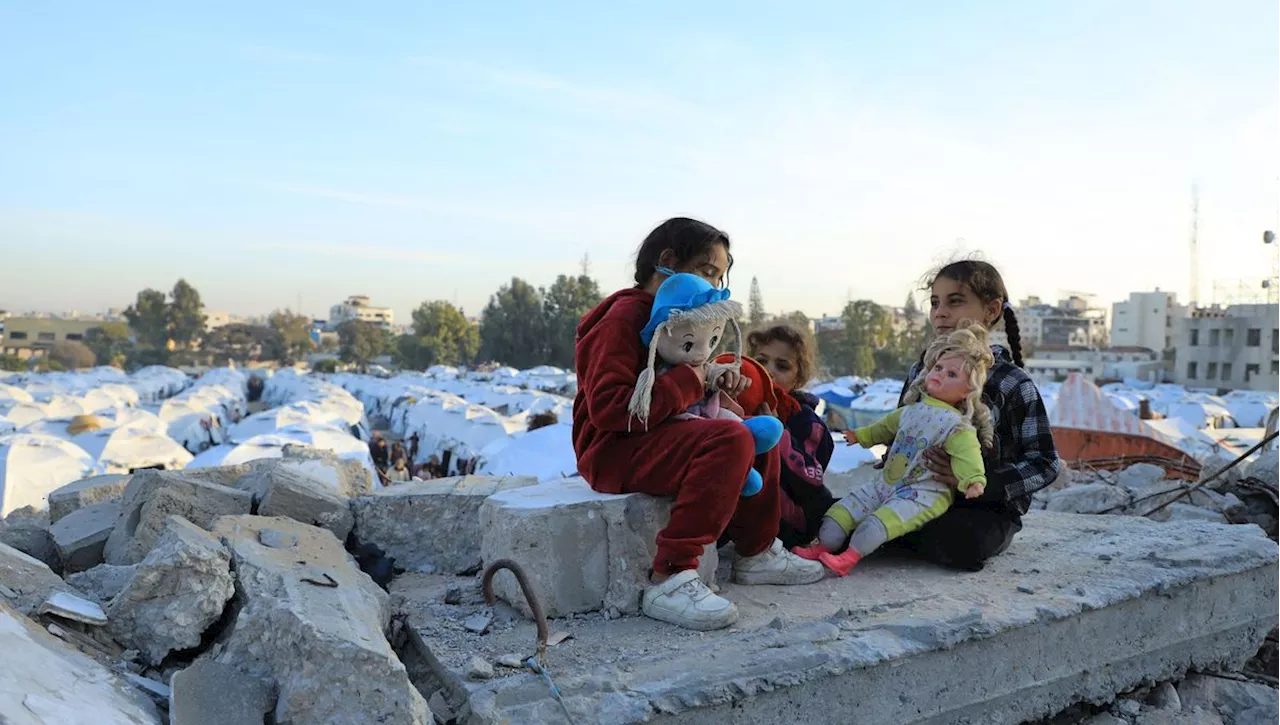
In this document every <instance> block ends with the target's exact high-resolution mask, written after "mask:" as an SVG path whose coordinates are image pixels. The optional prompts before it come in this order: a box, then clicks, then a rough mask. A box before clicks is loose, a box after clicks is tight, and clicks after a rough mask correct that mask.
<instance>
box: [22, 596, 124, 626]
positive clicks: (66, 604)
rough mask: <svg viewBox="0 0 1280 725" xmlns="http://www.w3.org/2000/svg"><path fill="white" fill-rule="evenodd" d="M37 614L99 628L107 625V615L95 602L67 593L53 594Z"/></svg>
mask: <svg viewBox="0 0 1280 725" xmlns="http://www.w3.org/2000/svg"><path fill="white" fill-rule="evenodd" d="M38 613H39V614H52V615H54V616H56V617H62V618H63V619H70V620H73V621H76V622H83V623H85V624H92V625H94V626H95V627H101V626H102V625H104V624H106V623H107V615H106V613H105V612H103V611H102V607H100V606H98V604H97V602H91V601H89V600H88V599H85V598H84V597H80V596H76V595H75V594H71V593H69V592H54V593H53V594H50V595H49V598H48V599H46V600H45V602H44V604H41V605H40V609H39V610H38Z"/></svg>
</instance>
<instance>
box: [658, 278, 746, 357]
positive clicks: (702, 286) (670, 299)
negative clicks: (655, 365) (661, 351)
mask: <svg viewBox="0 0 1280 725" xmlns="http://www.w3.org/2000/svg"><path fill="white" fill-rule="evenodd" d="M728 300H729V290H727V289H716V288H715V287H713V286H711V283H710V282H708V281H706V280H705V279H703V278H701V277H699V276H698V275H696V274H689V273H687V272H680V273H677V274H673V275H671V276H670V277H668V278H667V280H666V281H665V282H663V283H662V286H661V287H659V288H658V294H656V295H654V298H653V312H651V313H650V314H649V324H647V325H645V326H644V329H643V330H641V331H640V340H641V341H642V342H644V344H645V345H648V344H649V343H651V342H653V334H654V333H655V332H657V331H658V326H659V325H661V324H662V323H664V322H675V320H674V319H672V318H673V317H675V318H679V317H687V315H686V314H685V313H688V312H690V311H691V310H694V309H697V308H705V309H702V310H701V312H702V313H703V314H701V315H698V316H699V317H702V316H705V317H707V318H713V317H714V318H716V319H720V318H729V319H736V318H737V316H738V315H739V314H741V313H742V305H739V304H738V303H737V302H729V301H728Z"/></svg>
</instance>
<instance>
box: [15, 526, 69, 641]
mask: <svg viewBox="0 0 1280 725" xmlns="http://www.w3.org/2000/svg"><path fill="white" fill-rule="evenodd" d="M69 591H71V587H70V586H68V585H67V584H66V583H65V582H63V581H62V577H60V576H58V575H57V574H54V573H53V570H52V569H50V568H49V567H48V566H47V565H46V564H45V563H44V562H43V561H40V560H39V559H35V558H33V557H30V556H27V555H26V554H24V553H22V552H21V551H18V550H17V549H15V548H13V547H11V546H6V545H4V544H0V602H8V604H9V606H11V607H13V608H14V609H16V610H18V611H19V612H21V613H23V614H27V615H34V614H35V613H36V611H37V610H38V609H39V608H40V605H41V604H44V602H45V600H46V599H48V598H49V595H50V594H53V593H54V592H69ZM0 651H2V650H0Z"/></svg>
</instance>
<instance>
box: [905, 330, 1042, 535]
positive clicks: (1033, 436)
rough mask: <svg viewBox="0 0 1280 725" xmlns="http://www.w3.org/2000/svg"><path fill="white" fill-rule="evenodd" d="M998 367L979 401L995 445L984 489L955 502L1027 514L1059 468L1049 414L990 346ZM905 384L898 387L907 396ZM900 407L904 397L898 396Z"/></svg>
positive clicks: (1002, 353) (1027, 381)
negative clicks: (1033, 496) (991, 427)
mask: <svg viewBox="0 0 1280 725" xmlns="http://www.w3.org/2000/svg"><path fill="white" fill-rule="evenodd" d="M991 353H992V354H993V355H995V358H996V364H995V365H993V366H992V367H991V371H990V372H988V373H987V383H986V385H984V386H983V388H982V399H983V402H985V403H986V404H987V406H988V407H989V408H991V422H992V424H993V425H994V426H995V444H994V446H993V447H992V449H991V450H984V451H983V453H982V459H983V463H985V464H986V468H987V488H986V490H985V491H983V493H982V495H981V496H979V497H978V498H977V499H975V500H972V501H970V500H966V499H962V498H957V499H956V502H955V505H957V506H963V505H966V504H969V505H972V504H975V503H986V504H993V503H996V504H1001V505H1002V507H1003V508H1005V509H1007V510H1010V511H1013V512H1017V514H1018V515H1022V514H1025V513H1026V512H1027V509H1029V508H1030V507H1031V494H1033V493H1035V492H1036V491H1039V490H1040V489H1042V488H1044V487H1045V486H1048V485H1049V484H1051V483H1053V481H1054V479H1056V478H1057V477H1058V473H1059V471H1061V470H1062V461H1061V460H1059V459H1058V449H1057V448H1056V447H1055V446H1054V445H1053V430H1052V429H1051V428H1050V427H1049V413H1048V412H1047V411H1046V410H1045V408H1044V401H1043V400H1041V399H1040V391H1039V390H1038V389H1037V388H1036V384H1035V382H1034V381H1032V380H1031V377H1030V376H1029V375H1027V373H1026V371H1024V370H1023V369H1022V368H1020V367H1018V366H1016V365H1014V364H1013V360H1012V358H1011V357H1010V355H1009V351H1008V350H1006V349H1004V348H1003V347H1001V346H999V345H992V346H991ZM921 364H922V363H920V362H917V363H916V364H915V365H913V366H912V367H911V374H910V376H909V377H908V378H907V381H908V382H907V385H910V381H912V380H915V378H916V376H917V375H919V374H920V367H921ZM906 392H907V386H906V385H904V386H903V388H902V395H906ZM898 405H899V407H901V405H902V396H899V398H898Z"/></svg>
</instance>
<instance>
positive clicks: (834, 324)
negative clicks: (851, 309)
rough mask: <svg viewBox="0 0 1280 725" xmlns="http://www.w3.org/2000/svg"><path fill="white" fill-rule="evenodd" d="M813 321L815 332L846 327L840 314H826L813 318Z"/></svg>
mask: <svg viewBox="0 0 1280 725" xmlns="http://www.w3.org/2000/svg"><path fill="white" fill-rule="evenodd" d="M811 322H812V323H813V331H814V333H815V334H816V333H819V332H826V331H827V330H843V329H844V318H843V317H841V316H840V315H834V316H833V315H827V314H824V315H822V317H815V318H813V319H812V320H811Z"/></svg>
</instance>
